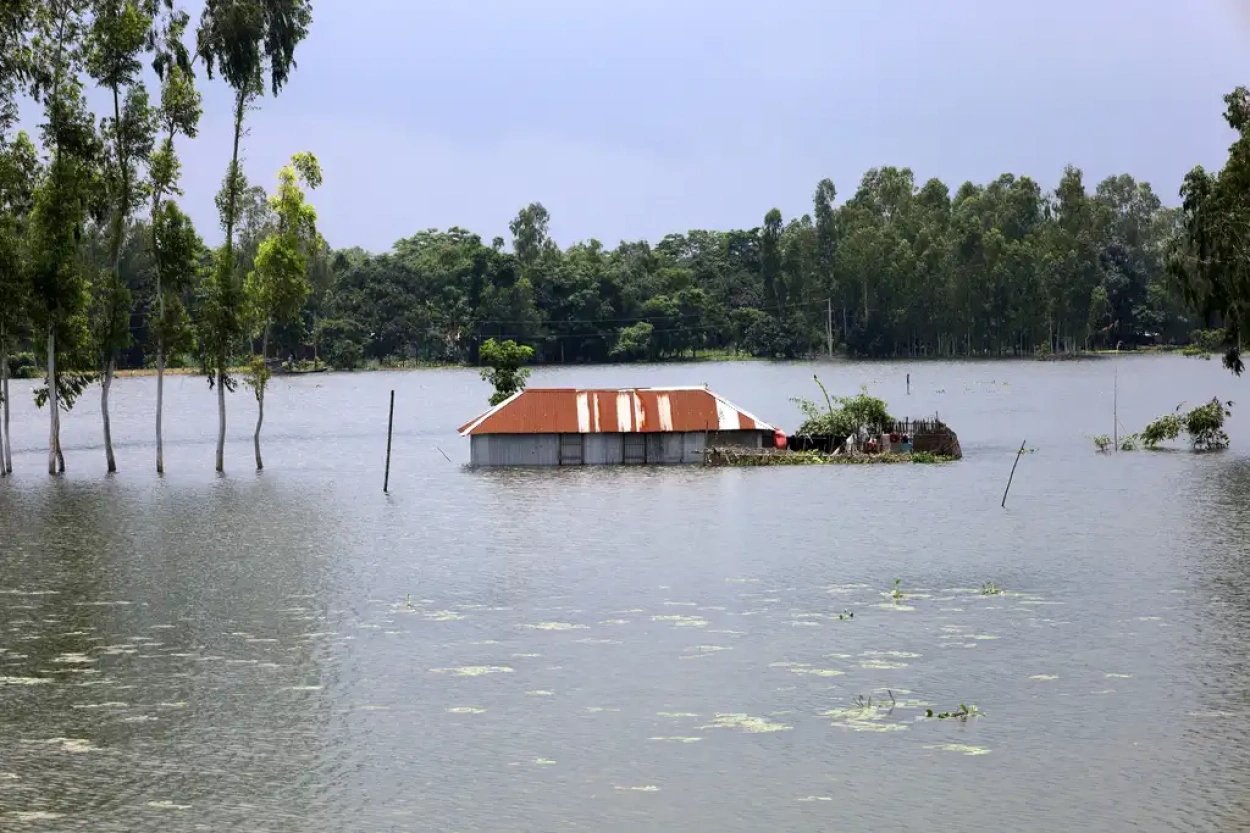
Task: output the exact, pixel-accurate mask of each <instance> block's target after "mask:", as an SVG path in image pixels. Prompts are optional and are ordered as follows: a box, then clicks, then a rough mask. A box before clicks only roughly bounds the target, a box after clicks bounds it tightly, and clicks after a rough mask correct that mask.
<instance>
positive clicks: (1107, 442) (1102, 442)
mask: <svg viewBox="0 0 1250 833" xmlns="http://www.w3.org/2000/svg"><path fill="white" fill-rule="evenodd" d="M1094 446H1095V447H1096V448H1097V449H1098V450H1099V451H1100V452H1107V451H1110V450H1111V438H1110V437H1108V436H1107V435H1106V434H1099V435H1098V436H1097V437H1094Z"/></svg>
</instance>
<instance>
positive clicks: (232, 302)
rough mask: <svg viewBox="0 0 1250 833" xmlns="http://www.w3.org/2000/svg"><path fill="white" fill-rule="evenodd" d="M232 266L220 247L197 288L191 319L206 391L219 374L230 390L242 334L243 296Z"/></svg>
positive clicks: (227, 253) (229, 256) (228, 254)
mask: <svg viewBox="0 0 1250 833" xmlns="http://www.w3.org/2000/svg"><path fill="white" fill-rule="evenodd" d="M234 264H235V258H234V255H233V252H231V251H230V250H229V248H228V247H227V246H225V245H222V246H220V247H219V248H218V249H217V250H216V251H215V252H213V256H212V268H213V271H212V273H211V274H210V275H209V277H208V278H207V279H205V280H204V281H203V282H202V283H201V284H200V287H199V291H198V292H197V299H196V300H197V302H196V316H195V338H196V345H197V346H198V347H199V354H200V369H201V371H202V372H203V373H204V375H205V376H206V377H208V384H209V386H210V387H211V386H213V385H214V384H215V381H214V380H215V377H217V376H218V374H220V376H221V378H222V382H223V384H225V386H226V389H227V390H233V389H234V380H233V379H232V378H231V376H230V370H231V367H232V366H233V361H234V357H235V355H236V354H237V353H238V352H239V351H240V348H241V347H242V343H241V341H242V338H243V335H244V332H245V331H246V328H245V326H244V319H243V314H242V313H243V292H242V288H241V287H240V286H239V284H238V281H236V280H235V278H234V274H233V273H234Z"/></svg>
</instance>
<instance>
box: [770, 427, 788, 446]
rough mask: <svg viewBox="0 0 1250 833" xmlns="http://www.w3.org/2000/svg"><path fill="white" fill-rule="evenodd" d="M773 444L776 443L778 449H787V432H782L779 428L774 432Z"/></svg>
mask: <svg viewBox="0 0 1250 833" xmlns="http://www.w3.org/2000/svg"><path fill="white" fill-rule="evenodd" d="M773 443H774V444H775V445H776V446H777V447H778V448H785V447H786V432H785V431H782V430H781V429H780V428H778V429H777V430H776V431H774V432H773Z"/></svg>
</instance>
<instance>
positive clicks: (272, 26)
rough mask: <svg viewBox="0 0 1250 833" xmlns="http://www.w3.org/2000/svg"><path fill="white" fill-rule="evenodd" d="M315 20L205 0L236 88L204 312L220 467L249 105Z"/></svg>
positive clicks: (201, 45)
mask: <svg viewBox="0 0 1250 833" xmlns="http://www.w3.org/2000/svg"><path fill="white" fill-rule="evenodd" d="M311 23H312V3H311V0H206V1H205V3H204V10H203V12H202V13H201V15H200V26H199V30H198V32H197V35H196V51H197V52H198V54H199V56H200V58H201V59H203V61H204V67H205V69H206V70H207V72H208V75H209V77H210V78H211V77H212V76H213V73H214V72H220V74H221V76H222V78H223V79H224V80H225V82H226V83H227V84H228V85H229V86H230V88H231V89H232V90H233V91H234V117H233V120H232V121H233V127H234V136H233V149H232V151H231V156H230V166H229V168H227V170H226V176H225V180H224V182H223V183H222V188H221V191H220V192H219V193H218V195H217V209H218V213H219V214H220V215H221V224H222V228H223V230H224V231H225V237H226V239H225V242H224V243H223V244H222V246H221V249H220V250H218V252H217V255H216V258H215V263H214V270H213V275H212V277H211V278H210V279H209V280H208V281H207V282H206V286H205V292H204V293H203V300H202V304H201V315H200V319H201V320H200V322H199V324H200V327H199V331H200V349H201V355H202V364H203V367H204V371H205V374H206V375H207V376H208V378H209V384H210V385H214V386H215V387H216V389H217V471H219V472H221V471H225V445H226V389H227V387H230V388H233V386H234V380H233V379H232V378H231V377H230V359H231V357H232V353H233V350H234V348H235V345H236V344H237V342H238V339H239V337H240V336H241V335H242V332H243V321H242V317H241V312H242V309H241V308H242V299H243V291H242V282H241V281H240V276H239V274H238V271H239V270H238V268H237V262H236V253H235V248H234V233H235V226H236V223H237V222H238V216H239V197H240V196H241V195H242V193H243V191H244V190H245V189H246V187H247V180H246V178H245V177H244V176H243V169H242V166H241V162H240V159H239V144H240V141H241V139H242V136H243V124H244V120H245V118H246V116H247V112H248V109H249V107H251V106H252V105H253V103H254V102H255V100H256V99H257V98H258V97H259V96H261V95H263V93H264V89H265V87H264V82H265V78H266V76H268V81H269V88H270V89H271V90H272V91H273V94H274V95H275V96H276V95H278V94H279V93H280V92H281V90H282V87H283V86H285V85H286V82H287V80H288V79H289V78H290V73H291V70H292V69H293V68H294V67H295V65H296V64H295V48H296V46H298V45H299V43H300V41H302V40H303V39H304V37H305V36H306V35H307V34H308V27H309V25H310V24H311Z"/></svg>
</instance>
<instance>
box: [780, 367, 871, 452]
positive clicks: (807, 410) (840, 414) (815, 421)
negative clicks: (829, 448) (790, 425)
mask: <svg viewBox="0 0 1250 833" xmlns="http://www.w3.org/2000/svg"><path fill="white" fill-rule="evenodd" d="M812 378H813V379H815V380H816V384H817V385H819V386H820V391H821V393H823V394H824V395H825V407H824V408H822V407H821V406H820V405H819V404H818V403H816V402H813V401H812V400H810V399H804V398H802V397H795V398H794V399H793V400H792V401H793V402H794V404H796V405H798V406H799V410H800V411H802V412H803V424H802V425H800V426H799V433H800V434H804V435H807V436H832V437H838V438H840V439H842V438H846V437H848V436H850V435H851V434H854V433H855V432H856V431H858V430H859V429H860V428H867V429H868V431H869V433H881V432H883V431H885V429H886V428H887V427H889V426H890V425H892V424H893V423H894V418H893V417H892V416H890V412H889V411H888V410H887V408H886V404H885V401H884V400H882V399H878V398H876V397H875V396H869V395H868V386H867V385H863V386H861V387H860V391H859V394H858V395H857V396H830V395H829V391H827V390H825V386H824V385H823V384H821V382H820V379H819V377H816V376H813V377H812ZM835 404H836V407H835Z"/></svg>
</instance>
